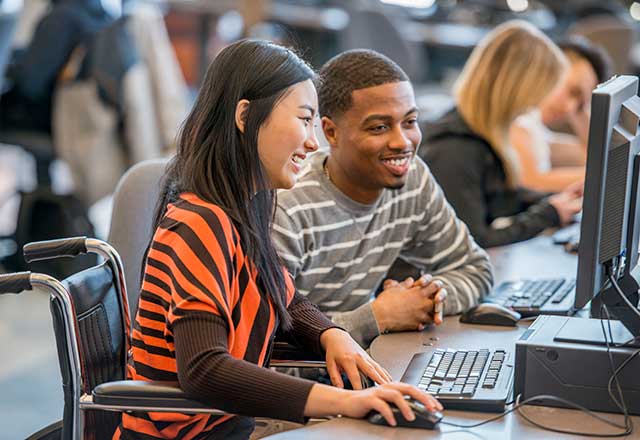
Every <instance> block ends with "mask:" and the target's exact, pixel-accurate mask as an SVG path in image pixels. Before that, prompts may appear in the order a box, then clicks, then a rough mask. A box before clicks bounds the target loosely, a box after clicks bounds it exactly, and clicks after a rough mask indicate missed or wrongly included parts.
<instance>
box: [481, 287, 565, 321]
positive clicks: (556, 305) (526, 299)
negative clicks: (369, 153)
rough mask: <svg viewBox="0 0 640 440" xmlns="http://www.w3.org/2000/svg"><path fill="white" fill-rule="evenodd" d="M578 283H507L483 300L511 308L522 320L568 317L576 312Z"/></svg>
mask: <svg viewBox="0 0 640 440" xmlns="http://www.w3.org/2000/svg"><path fill="white" fill-rule="evenodd" d="M575 287H576V280H575V279H564V278H549V279H538V280H518V281H506V282H504V283H502V284H500V285H499V286H497V287H496V288H494V289H493V291H492V292H491V293H490V294H489V296H487V297H486V298H484V299H483V302H490V303H496V304H500V305H503V306H505V307H509V308H511V309H513V310H515V311H516V312H518V313H520V314H521V315H522V316H523V317H526V316H537V315H540V314H545V315H568V314H570V312H571V311H572V310H573V303H574V298H575Z"/></svg>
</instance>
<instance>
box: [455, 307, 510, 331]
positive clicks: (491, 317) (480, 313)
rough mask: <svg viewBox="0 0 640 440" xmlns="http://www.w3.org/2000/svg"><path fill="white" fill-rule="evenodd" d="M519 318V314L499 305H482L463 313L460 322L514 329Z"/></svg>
mask: <svg viewBox="0 0 640 440" xmlns="http://www.w3.org/2000/svg"><path fill="white" fill-rule="evenodd" d="M521 317H522V316H520V313H518V312H515V311H513V310H511V309H508V308H506V307H503V306H501V305H499V304H494V303H482V304H478V305H477V306H475V307H472V308H470V309H469V310H467V311H466V312H465V313H463V314H462V316H460V322H464V323H466V324H486V325H505V326H512V327H515V326H516V324H517V323H518V321H519V320H520V318H521Z"/></svg>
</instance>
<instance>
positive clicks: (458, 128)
mask: <svg viewBox="0 0 640 440" xmlns="http://www.w3.org/2000/svg"><path fill="white" fill-rule="evenodd" d="M418 154H419V155H420V157H422V159H423V160H424V161H425V162H426V163H427V164H428V165H429V168H430V169H431V171H432V172H433V174H434V176H435V177H436V180H437V181H438V183H439V184H440V186H441V187H442V189H443V190H444V193H445V195H446V197H447V199H448V200H449V203H451V205H452V206H453V207H454V209H455V210H456V213H457V214H458V217H459V218H460V219H461V220H462V221H464V222H465V223H466V224H467V226H468V227H469V230H470V231H471V234H472V235H473V236H474V238H475V239H476V241H477V242H478V244H480V246H482V247H485V248H487V247H493V246H501V245H505V244H509V243H515V242H518V241H522V240H527V239H529V238H532V237H534V236H535V235H537V234H538V233H540V232H541V231H542V230H544V229H546V228H549V227H553V226H558V225H559V224H560V219H559V217H558V213H557V212H556V210H555V208H553V206H551V205H550V204H549V203H548V201H547V200H546V195H547V194H542V193H538V192H535V191H530V190H526V189H522V188H519V189H510V188H508V187H507V183H506V175H505V170H504V167H503V165H502V161H501V160H500V158H499V157H498V156H497V155H496V153H495V152H494V151H493V149H492V148H491V146H490V145H489V143H488V142H487V141H486V140H485V139H483V138H481V137H480V136H478V135H477V134H475V133H474V132H473V131H471V129H470V128H469V126H468V125H467V123H466V122H465V121H464V120H463V119H462V117H461V116H460V114H459V113H458V111H457V109H453V110H451V111H449V112H448V113H446V114H445V115H444V116H443V117H441V118H440V119H439V120H438V121H436V122H434V123H430V124H427V125H426V126H425V128H424V138H423V143H422V146H421V147H420V150H419V152H418ZM499 217H506V220H505V222H500V223H502V224H501V225H500V226H501V227H495V226H494V225H492V223H493V221H494V220H495V219H497V218H499Z"/></svg>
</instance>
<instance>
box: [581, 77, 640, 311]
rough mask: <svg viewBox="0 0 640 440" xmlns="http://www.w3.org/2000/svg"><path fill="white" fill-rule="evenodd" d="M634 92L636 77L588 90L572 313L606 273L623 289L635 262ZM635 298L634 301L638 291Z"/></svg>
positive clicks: (638, 117) (639, 104) (603, 283)
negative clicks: (589, 120)
mask: <svg viewBox="0 0 640 440" xmlns="http://www.w3.org/2000/svg"><path fill="white" fill-rule="evenodd" d="M637 93H638V78H637V77H635V76H619V77H614V78H612V79H611V80H609V81H607V82H606V83H604V84H601V85H600V86H598V88H596V89H595V90H594V91H593V95H592V101H591V122H590V126H589V143H588V149H587V169H586V177H585V188H584V202H583V210H582V223H581V227H580V245H579V247H578V276H577V281H576V299H575V308H576V309H580V308H582V307H584V306H585V305H586V304H587V303H588V302H589V301H591V299H592V298H594V297H595V296H597V295H598V293H599V292H601V291H602V290H603V289H604V288H605V287H607V284H608V275H607V271H609V273H611V274H613V275H614V276H615V277H616V279H619V280H621V285H622V279H623V278H624V277H625V274H626V275H627V278H629V277H628V274H629V272H630V271H631V270H633V269H634V268H635V266H636V265H637V262H638V256H637V253H638V227H637V225H636V223H638V220H639V216H638V215H637V204H636V199H637V191H638V178H639V177H638V163H639V161H638V160H637V158H638V153H639V152H640V141H639V139H638V138H639V137H638V126H639V122H640V98H639V97H638V96H637ZM632 284H633V283H632ZM628 287H630V288H631V290H632V289H633V288H632V286H630V285H629V286H628ZM625 290H628V289H625ZM636 290H637V289H636ZM635 295H636V296H635V298H637V292H636V294H635ZM635 305H636V307H637V299H636V304H635ZM592 314H593V313H592Z"/></svg>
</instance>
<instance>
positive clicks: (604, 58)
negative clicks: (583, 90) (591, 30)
mask: <svg viewBox="0 0 640 440" xmlns="http://www.w3.org/2000/svg"><path fill="white" fill-rule="evenodd" d="M558 46H559V47H560V49H562V51H563V52H564V53H565V54H567V55H568V56H569V57H570V58H571V54H574V55H577V56H578V57H580V58H584V59H585V60H587V62H588V63H589V64H591V67H592V68H593V71H594V72H595V74H596V77H597V78H598V82H599V83H603V82H605V81H606V80H608V79H609V78H611V75H612V74H613V73H612V70H613V69H612V67H611V66H612V64H613V63H612V62H611V58H610V57H609V54H608V53H607V52H606V51H605V50H604V49H603V48H602V47H600V46H596V45H595V44H593V43H591V42H590V41H589V40H588V39H586V38H585V37H582V36H578V35H574V36H571V37H569V38H567V39H564V40H561V41H559V42H558Z"/></svg>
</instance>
